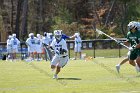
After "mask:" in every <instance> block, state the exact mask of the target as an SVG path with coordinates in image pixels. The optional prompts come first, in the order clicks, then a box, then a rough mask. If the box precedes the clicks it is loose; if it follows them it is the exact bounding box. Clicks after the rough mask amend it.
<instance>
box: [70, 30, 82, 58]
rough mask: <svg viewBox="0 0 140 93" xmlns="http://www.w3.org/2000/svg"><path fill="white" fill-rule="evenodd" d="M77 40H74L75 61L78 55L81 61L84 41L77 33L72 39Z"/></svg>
mask: <svg viewBox="0 0 140 93" xmlns="http://www.w3.org/2000/svg"><path fill="white" fill-rule="evenodd" d="M73 37H74V38H75V39H74V52H75V58H74V59H75V60H76V59H77V53H79V56H80V59H81V47H82V40H81V37H80V33H75V34H74V35H73V36H71V37H70V38H73Z"/></svg>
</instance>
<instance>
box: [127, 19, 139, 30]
mask: <svg viewBox="0 0 140 93" xmlns="http://www.w3.org/2000/svg"><path fill="white" fill-rule="evenodd" d="M127 27H128V30H129V31H131V30H132V29H135V28H136V27H137V25H136V22H135V21H131V22H130V23H129V24H128V25H127Z"/></svg>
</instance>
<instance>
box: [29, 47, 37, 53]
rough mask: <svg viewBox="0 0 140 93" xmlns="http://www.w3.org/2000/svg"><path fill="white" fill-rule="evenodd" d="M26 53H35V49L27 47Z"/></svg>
mask: <svg viewBox="0 0 140 93" xmlns="http://www.w3.org/2000/svg"><path fill="white" fill-rule="evenodd" d="M28 52H29V53H33V52H36V48H35V47H28Z"/></svg>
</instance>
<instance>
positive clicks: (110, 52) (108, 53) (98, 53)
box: [70, 49, 128, 57]
mask: <svg viewBox="0 0 140 93" xmlns="http://www.w3.org/2000/svg"><path fill="white" fill-rule="evenodd" d="M127 52H128V49H121V50H120V56H121V57H122V56H126V54H127ZM82 53H86V55H87V56H94V50H82ZM73 56H74V51H73V50H70V57H73ZM95 57H119V49H96V50H95Z"/></svg>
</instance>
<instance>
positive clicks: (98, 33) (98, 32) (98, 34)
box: [95, 28, 103, 38]
mask: <svg viewBox="0 0 140 93" xmlns="http://www.w3.org/2000/svg"><path fill="white" fill-rule="evenodd" d="M95 31H96V36H97V37H96V38H98V37H99V36H100V35H102V34H103V32H102V31H100V30H99V29H97V28H96V30H95Z"/></svg>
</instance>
